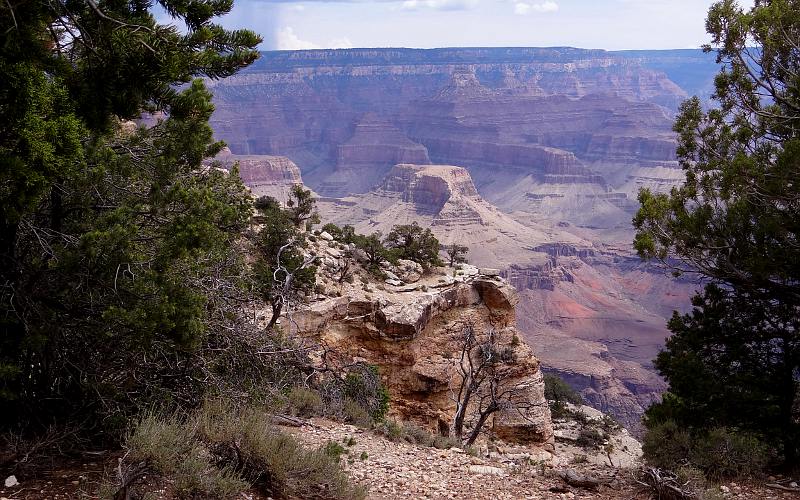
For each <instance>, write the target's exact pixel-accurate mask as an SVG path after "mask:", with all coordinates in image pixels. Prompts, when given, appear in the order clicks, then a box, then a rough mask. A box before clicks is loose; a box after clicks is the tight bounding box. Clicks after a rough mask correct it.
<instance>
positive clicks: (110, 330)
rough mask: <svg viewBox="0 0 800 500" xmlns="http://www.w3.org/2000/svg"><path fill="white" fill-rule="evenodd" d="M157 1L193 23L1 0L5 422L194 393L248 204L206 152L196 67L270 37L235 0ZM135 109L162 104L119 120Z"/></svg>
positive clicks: (40, 422) (249, 51) (209, 140)
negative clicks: (231, 20) (245, 26)
mask: <svg viewBox="0 0 800 500" xmlns="http://www.w3.org/2000/svg"><path fill="white" fill-rule="evenodd" d="M159 5H160V6H161V7H162V8H163V9H164V10H165V11H166V12H167V13H168V14H169V15H170V16H172V19H173V20H174V21H176V22H179V23H183V24H185V26H186V31H185V33H181V32H180V31H179V30H178V29H177V28H175V27H174V26H171V25H159V24H157V23H156V22H155V18H154V17H153V15H152V11H153V3H152V2H138V1H134V2H115V1H101V2H95V1H94V0H87V1H86V2H65V1H62V0H55V1H52V2H39V1H36V0H20V1H16V2H5V3H3V4H1V5H0V115H1V116H3V120H2V122H1V123H0V241H1V242H2V244H1V245H0V286H1V287H2V288H0V318H2V319H0V405H2V406H3V408H4V411H3V415H2V417H0V425H2V426H3V427H6V428H8V427H15V428H18V429H23V430H24V429H25V428H29V429H30V428H41V427H43V426H46V425H49V424H50V423H64V422H65V421H76V420H80V421H81V422H83V423H84V424H85V425H86V426H88V427H95V428H96V427H99V426H103V428H105V429H119V428H121V427H122V426H124V424H125V419H126V418H127V416H129V415H131V414H132V413H134V412H136V411H137V410H138V409H140V408H141V407H142V406H144V405H148V404H150V403H153V402H161V403H163V402H165V401H170V400H171V401H182V402H185V403H187V404H192V401H191V399H192V398H198V397H202V390H199V388H201V387H202V385H201V384H200V383H199V382H198V380H197V379H196V377H193V373H194V372H193V370H194V369H195V367H194V365H193V364H192V363H193V361H192V354H191V353H192V352H193V351H194V350H196V349H197V348H198V346H200V345H202V344H204V342H205V341H206V338H207V336H208V335H210V334H213V333H214V329H215V328H216V327H217V326H218V325H219V322H221V321H226V319H225V317H224V315H223V314H222V313H221V309H220V302H221V301H223V300H224V299H225V294H226V293H228V292H227V291H226V290H223V288H225V287H220V286H218V284H219V283H220V277H223V276H225V277H227V276H235V275H236V274H237V273H239V272H240V269H241V268H240V266H239V265H238V263H237V259H236V256H235V254H234V253H233V252H232V243H233V242H234V241H235V240H236V239H237V238H239V235H240V234H241V231H242V229H243V228H244V226H245V224H246V222H247V220H248V218H249V212H250V206H251V204H250V201H249V198H248V196H247V194H246V192H245V190H244V187H243V186H242V184H241V181H240V180H239V179H238V176H237V175H236V173H235V172H234V173H233V174H232V175H226V174H224V173H222V172H220V171H219V170H217V169H213V168H207V167H204V166H203V164H202V162H203V160H204V159H205V158H207V157H209V156H212V155H214V154H216V153H217V152H218V151H219V150H220V148H221V147H222V145H221V144H220V143H216V142H214V141H213V137H212V131H211V128H210V127H209V125H208V119H209V117H210V115H211V113H212V111H213V106H212V104H211V95H210V94H209V93H208V92H207V90H206V89H205V87H204V85H203V83H202V81H200V80H195V81H192V79H193V78H195V77H199V76H203V77H209V78H220V77H224V76H227V75H230V74H233V73H234V72H235V71H237V70H238V69H239V68H242V67H244V66H246V65H248V64H249V63H251V62H252V61H253V60H254V59H255V58H256V57H257V52H256V51H255V46H256V45H257V44H258V43H259V42H260V40H259V38H258V37H257V36H256V35H255V34H253V33H251V32H249V31H226V30H224V29H222V28H221V27H219V26H218V25H215V24H214V23H213V22H212V21H213V20H214V18H215V17H217V16H219V15H221V14H224V13H226V12H228V11H230V9H231V7H232V3H231V1H229V0H209V1H204V2H185V1H181V0H162V1H160V2H159ZM143 112H152V113H162V112H163V114H164V116H165V117H166V119H164V120H163V121H161V122H160V123H159V124H158V125H156V126H154V127H152V128H149V129H144V128H139V129H137V128H136V127H135V126H132V124H131V122H126V120H130V119H135V118H138V117H139V116H140V115H141V114H142V113H143ZM157 359H158V360H162V361H163V360H168V361H163V362H156V361H155V360H157ZM178 373H180V374H181V375H180V376H177V374H178ZM196 389H198V390H196ZM195 402H196V401H195ZM34 430H35V429H34Z"/></svg>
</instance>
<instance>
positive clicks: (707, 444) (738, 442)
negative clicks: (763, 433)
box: [690, 427, 770, 481]
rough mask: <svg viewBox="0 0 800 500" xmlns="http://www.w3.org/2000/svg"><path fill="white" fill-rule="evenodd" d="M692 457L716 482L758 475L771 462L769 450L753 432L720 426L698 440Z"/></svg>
mask: <svg viewBox="0 0 800 500" xmlns="http://www.w3.org/2000/svg"><path fill="white" fill-rule="evenodd" d="M690 457H691V462H692V463H693V464H694V465H696V466H697V467H698V468H700V469H701V470H703V472H705V474H706V477H707V478H709V479H711V480H714V481H716V480H720V479H723V478H741V477H749V476H753V475H756V474H758V473H759V472H760V471H762V470H763V469H764V467H765V466H766V465H767V463H768V462H769V461H770V450H769V448H768V447H767V446H766V445H765V444H764V443H763V442H762V441H761V440H759V439H758V437H756V436H755V435H753V434H750V433H747V432H737V431H734V430H731V429H726V428H724V427H718V428H715V429H712V430H711V431H709V432H708V434H706V435H702V436H699V437H698V438H697V439H695V441H694V443H693V446H692V451H691V455H690Z"/></svg>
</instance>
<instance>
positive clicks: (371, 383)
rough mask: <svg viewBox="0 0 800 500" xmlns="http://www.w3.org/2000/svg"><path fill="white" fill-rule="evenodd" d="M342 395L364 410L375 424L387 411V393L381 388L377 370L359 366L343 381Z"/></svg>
mask: <svg viewBox="0 0 800 500" xmlns="http://www.w3.org/2000/svg"><path fill="white" fill-rule="evenodd" d="M344 395H345V397H347V398H350V399H352V400H353V401H355V402H356V403H357V404H358V405H359V406H361V407H362V408H364V409H365V410H366V411H367V413H368V414H369V416H370V417H371V418H372V420H374V421H375V422H380V421H381V420H383V418H384V417H385V416H386V412H387V411H389V391H388V390H387V389H386V387H384V386H383V384H382V383H381V379H380V374H379V373H378V368H377V367H376V366H373V365H359V366H357V367H356V368H354V369H353V371H351V372H350V373H348V374H347V376H346V377H345V380H344Z"/></svg>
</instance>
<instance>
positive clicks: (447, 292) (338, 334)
mask: <svg viewBox="0 0 800 500" xmlns="http://www.w3.org/2000/svg"><path fill="white" fill-rule="evenodd" d="M326 244H328V243H326ZM330 245H333V247H335V246H336V243H335V242H331V243H330ZM336 266H338V264H337V263H333V264H332V265H330V266H328V265H326V266H325V267H324V269H325V270H326V271H327V272H328V273H329V275H330V276H335V275H336V269H337V267H336ZM325 276H326V275H325V274H323V276H322V277H320V278H319V279H320V285H321V286H322V287H325V286H330V285H332V283H331V282H330V281H329V280H328V278H326V277H325ZM340 286H341V285H340ZM363 288H367V289H370V292H366V291H365V290H363ZM426 289H427V290H428V291H425V290H426ZM318 299H321V300H319V301H317V302H315V303H313V304H311V305H310V306H308V307H305V308H303V309H302V310H300V311H297V312H295V313H294V314H293V315H292V318H291V322H290V325H291V328H292V329H293V331H294V332H295V333H296V334H297V335H300V336H303V337H305V338H311V339H313V340H314V341H315V343H317V344H319V345H324V346H325V349H326V350H325V358H324V359H325V362H326V363H329V364H335V365H339V366H345V365H349V364H352V363H355V362H362V363H369V364H371V365H375V366H377V367H378V368H379V371H380V374H381V377H382V379H383V382H384V384H385V385H386V386H387V388H388V389H389V392H390V394H391V406H390V411H391V413H392V414H394V415H395V416H397V417H399V418H402V419H403V420H412V421H415V422H417V423H419V424H421V425H424V426H426V427H428V428H430V429H431V430H432V431H435V432H447V429H448V428H449V426H450V424H451V422H452V418H453V414H454V412H455V403H454V402H453V400H452V395H453V390H454V389H455V388H456V387H457V386H458V384H459V383H460V378H459V375H458V373H459V372H458V370H457V368H456V366H457V365H456V364H457V360H458V359H459V356H460V354H461V349H462V347H463V326H464V325H466V324H470V325H473V327H474V328H475V329H476V331H479V332H480V331H484V330H488V329H494V330H495V331H496V332H497V338H498V342H497V348H498V349H502V350H506V351H507V352H508V353H509V354H508V359H512V360H513V362H511V363H510V364H509V365H508V369H507V371H506V372H505V382H504V383H505V384H507V387H514V390H515V393H516V396H515V401H516V402H518V403H519V404H518V405H517V406H515V407H514V408H507V409H504V410H501V411H499V412H498V413H496V414H494V415H493V417H492V420H491V422H490V426H491V428H492V431H493V432H494V434H495V435H496V436H498V437H499V438H501V439H503V440H507V441H513V442H517V443H526V444H534V445H547V446H551V445H552V438H553V430H552V424H551V422H550V413H549V409H548V408H547V405H546V403H545V401H544V384H543V381H542V375H541V372H540V370H539V362H538V360H537V359H536V357H535V356H534V354H533V352H532V351H531V349H530V347H528V345H527V344H525V343H524V342H522V341H521V333H520V332H519V331H518V330H517V329H516V317H515V306H516V304H517V301H518V297H517V293H516V291H515V290H514V288H513V287H511V286H509V285H508V284H507V283H505V282H504V281H503V280H502V279H500V278H498V277H492V276H485V275H481V274H480V273H479V272H476V273H474V274H470V275H462V276H460V277H458V278H456V279H454V278H452V277H451V276H447V275H443V274H439V275H433V276H431V275H428V276H426V277H424V278H423V279H422V281H420V282H419V283H418V284H417V285H415V286H412V287H405V288H400V287H397V286H390V287H387V289H385V290H383V291H381V290H380V289H378V288H375V289H372V288H371V287H369V286H366V285H365V286H364V287H362V289H359V288H358V287H348V288H347V290H346V291H345V293H343V296H341V297H327V296H325V297H322V296H320V297H318ZM321 360H322V358H320V362H322V361H321Z"/></svg>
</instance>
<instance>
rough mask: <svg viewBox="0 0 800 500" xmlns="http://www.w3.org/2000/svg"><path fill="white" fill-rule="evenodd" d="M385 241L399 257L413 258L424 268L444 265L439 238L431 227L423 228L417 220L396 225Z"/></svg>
mask: <svg viewBox="0 0 800 500" xmlns="http://www.w3.org/2000/svg"><path fill="white" fill-rule="evenodd" d="M385 243H386V246H387V247H389V248H391V249H392V250H393V251H394V252H393V253H394V255H395V256H396V257H397V258H399V259H407V260H413V261H414V262H416V263H417V264H419V265H421V266H422V267H423V269H428V268H429V267H431V266H440V265H442V261H441V259H440V258H439V248H440V245H439V240H437V239H436V237H435V236H434V235H433V232H431V230H430V228H425V229H422V227H420V226H419V224H417V223H416V222H413V223H411V224H408V225H397V226H394V227H393V228H392V230H391V231H390V232H389V234H388V235H387V236H386V240H385Z"/></svg>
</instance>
